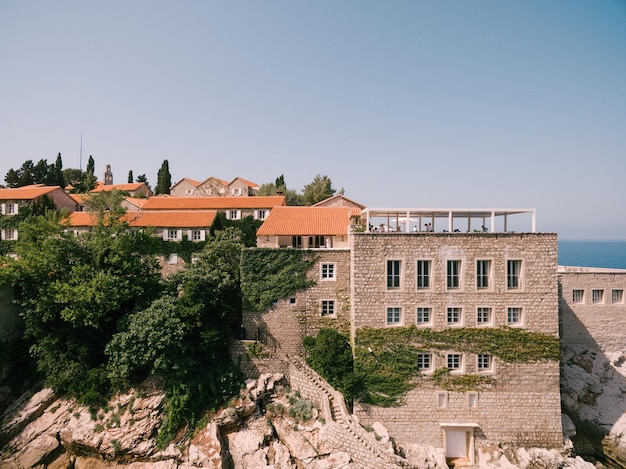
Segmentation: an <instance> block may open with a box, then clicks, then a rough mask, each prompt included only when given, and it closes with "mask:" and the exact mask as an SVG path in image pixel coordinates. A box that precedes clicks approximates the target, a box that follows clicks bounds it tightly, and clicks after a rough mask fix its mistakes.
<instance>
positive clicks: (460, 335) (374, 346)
mask: <svg viewBox="0 0 626 469" xmlns="http://www.w3.org/2000/svg"><path fill="white" fill-rule="evenodd" d="M437 350H439V351H444V350H454V351H457V352H460V353H476V354H477V353H488V354H491V355H492V356H495V357H498V358H499V359H500V360H502V361H504V362H507V363H533V362H540V361H546V360H550V361H558V360H559V339H558V338H556V337H553V336H549V335H546V334H540V333H537V332H531V331H525V330H523V329H515V328H508V327H507V328H493V329H487V328H483V329H476V328H454V329H443V330H433V329H426V328H424V329H421V328H417V327H415V326H409V327H394V328H387V329H372V328H362V329H358V330H357V331H356V337H355V372H356V373H358V374H359V375H361V376H363V379H364V380H365V388H366V390H367V392H366V393H365V395H364V396H363V398H362V401H363V402H366V403H371V404H375V405H380V406H393V405H399V404H400V403H401V400H402V397H403V396H404V395H405V394H406V393H407V392H408V391H409V390H411V389H413V388H414V387H415V386H417V385H418V384H419V383H420V380H421V381H428V380H429V381H431V382H433V383H434V384H435V385H436V386H438V387H441V388H442V389H445V390H449V391H469V390H478V389H480V388H481V387H483V386H485V385H488V384H493V382H494V380H493V378H491V377H489V376H484V375H471V374H463V375H451V374H450V370H448V369H447V368H441V369H439V370H436V371H435V372H434V373H433V374H432V375H430V376H427V375H422V374H420V373H419V372H418V371H417V355H418V354H419V353H425V352H430V351H437Z"/></svg>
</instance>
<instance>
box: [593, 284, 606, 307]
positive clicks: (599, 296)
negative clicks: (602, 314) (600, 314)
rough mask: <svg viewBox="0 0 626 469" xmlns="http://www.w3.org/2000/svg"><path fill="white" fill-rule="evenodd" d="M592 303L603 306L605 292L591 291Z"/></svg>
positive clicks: (599, 290)
mask: <svg viewBox="0 0 626 469" xmlns="http://www.w3.org/2000/svg"><path fill="white" fill-rule="evenodd" d="M591 302H592V303H593V304H596V305H601V304H603V303H604V290H601V289H599V288H596V289H594V290H591Z"/></svg>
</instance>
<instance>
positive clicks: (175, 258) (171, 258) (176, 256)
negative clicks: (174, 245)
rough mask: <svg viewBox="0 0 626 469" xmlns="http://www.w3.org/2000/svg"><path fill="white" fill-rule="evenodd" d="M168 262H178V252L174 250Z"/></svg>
mask: <svg viewBox="0 0 626 469" xmlns="http://www.w3.org/2000/svg"><path fill="white" fill-rule="evenodd" d="M167 263H168V264H178V254H177V253H175V252H173V253H171V254H170V255H169V257H168V258H167Z"/></svg>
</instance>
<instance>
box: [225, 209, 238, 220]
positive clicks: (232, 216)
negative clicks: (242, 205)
mask: <svg viewBox="0 0 626 469" xmlns="http://www.w3.org/2000/svg"><path fill="white" fill-rule="evenodd" d="M226 218H228V219H229V220H241V210H236V209H233V210H227V211H226Z"/></svg>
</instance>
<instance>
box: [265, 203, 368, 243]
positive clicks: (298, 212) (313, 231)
mask: <svg viewBox="0 0 626 469" xmlns="http://www.w3.org/2000/svg"><path fill="white" fill-rule="evenodd" d="M360 214H361V210H359V209H354V208H349V207H275V208H274V209H273V210H272V211H271V212H270V214H269V215H268V216H267V218H266V219H265V221H264V222H263V224H262V225H261V227H260V228H259V230H258V231H257V236H277V235H345V234H348V227H349V226H350V217H351V216H359V215H360Z"/></svg>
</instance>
